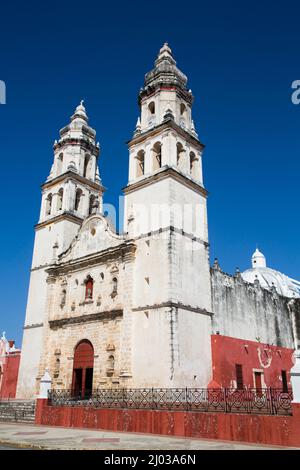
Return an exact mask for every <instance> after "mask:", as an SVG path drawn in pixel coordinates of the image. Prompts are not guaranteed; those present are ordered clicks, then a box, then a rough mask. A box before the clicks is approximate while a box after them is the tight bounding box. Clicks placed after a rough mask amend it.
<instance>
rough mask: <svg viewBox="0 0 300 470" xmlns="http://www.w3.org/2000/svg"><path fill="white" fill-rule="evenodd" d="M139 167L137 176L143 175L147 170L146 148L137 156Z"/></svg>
mask: <svg viewBox="0 0 300 470" xmlns="http://www.w3.org/2000/svg"><path fill="white" fill-rule="evenodd" d="M136 162H137V168H136V176H137V177H139V176H143V174H144V172H145V152H144V150H140V151H139V152H138V153H137V156H136Z"/></svg>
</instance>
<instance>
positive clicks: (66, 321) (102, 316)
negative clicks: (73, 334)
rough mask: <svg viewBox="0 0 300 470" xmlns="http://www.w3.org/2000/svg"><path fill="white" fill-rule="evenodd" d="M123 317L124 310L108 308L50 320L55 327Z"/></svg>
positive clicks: (50, 324) (52, 327)
mask: <svg viewBox="0 0 300 470" xmlns="http://www.w3.org/2000/svg"><path fill="white" fill-rule="evenodd" d="M122 317H123V310H106V311H105V312H98V313H90V314H88V315H80V316H78V317H69V318H61V319H59V320H49V326H50V328H51V329H52V330H53V329H58V328H63V327H64V326H69V325H80V324H82V323H92V322H95V321H102V320H115V319H116V318H122Z"/></svg>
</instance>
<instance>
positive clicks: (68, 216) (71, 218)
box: [34, 212, 83, 230]
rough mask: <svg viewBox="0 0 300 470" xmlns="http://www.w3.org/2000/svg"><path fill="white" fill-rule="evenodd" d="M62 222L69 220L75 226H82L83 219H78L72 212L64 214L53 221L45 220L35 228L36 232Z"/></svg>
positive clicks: (52, 219) (53, 218)
mask: <svg viewBox="0 0 300 470" xmlns="http://www.w3.org/2000/svg"><path fill="white" fill-rule="evenodd" d="M61 220H69V221H70V222H75V224H78V225H81V224H82V222H83V219H81V218H80V217H78V216H77V215H74V214H72V213H71V212H63V213H62V214H59V215H57V216H55V217H52V218H51V219H48V220H45V221H44V222H40V223H38V224H36V225H35V226H34V228H35V230H40V229H41V228H43V227H46V226H47V225H49V224H52V223H54V224H55V223H57V222H60V221H61Z"/></svg>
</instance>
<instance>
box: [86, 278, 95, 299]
mask: <svg viewBox="0 0 300 470" xmlns="http://www.w3.org/2000/svg"><path fill="white" fill-rule="evenodd" d="M93 288H94V280H93V279H92V278H91V276H88V277H87V279H86V281H85V300H91V299H92V298H93Z"/></svg>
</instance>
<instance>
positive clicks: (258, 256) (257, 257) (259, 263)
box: [251, 248, 267, 268]
mask: <svg viewBox="0 0 300 470" xmlns="http://www.w3.org/2000/svg"><path fill="white" fill-rule="evenodd" d="M251 260H252V268H265V267H266V266H267V263H266V258H265V255H264V254H263V253H261V251H259V249H258V248H256V250H255V252H254V253H253V255H252V258H251Z"/></svg>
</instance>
